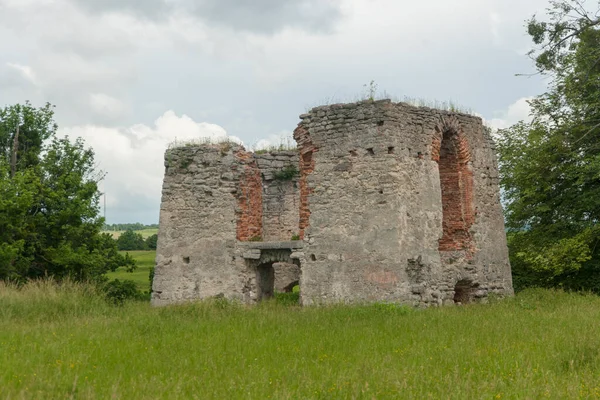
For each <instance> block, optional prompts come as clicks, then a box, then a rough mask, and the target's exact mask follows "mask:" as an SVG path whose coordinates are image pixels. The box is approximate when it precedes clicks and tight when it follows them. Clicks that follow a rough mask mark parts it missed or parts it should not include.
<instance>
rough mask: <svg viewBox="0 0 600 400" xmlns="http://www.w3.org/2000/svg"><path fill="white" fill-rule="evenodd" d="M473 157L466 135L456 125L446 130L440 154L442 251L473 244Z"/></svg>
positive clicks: (440, 245)
mask: <svg viewBox="0 0 600 400" xmlns="http://www.w3.org/2000/svg"><path fill="white" fill-rule="evenodd" d="M470 161H471V156H470V152H469V146H468V143H467V141H466V139H465V138H464V137H462V135H459V134H458V133H457V132H456V131H455V130H453V129H446V130H444V131H443V134H442V140H441V143H440V149H439V158H438V166H439V174H440V187H441V191H442V213H443V218H442V229H443V235H442V238H441V239H440V240H439V250H440V251H460V250H467V249H469V248H470V247H471V234H470V233H469V229H470V227H471V225H472V224H473V222H474V213H473V171H472V169H471V164H470Z"/></svg>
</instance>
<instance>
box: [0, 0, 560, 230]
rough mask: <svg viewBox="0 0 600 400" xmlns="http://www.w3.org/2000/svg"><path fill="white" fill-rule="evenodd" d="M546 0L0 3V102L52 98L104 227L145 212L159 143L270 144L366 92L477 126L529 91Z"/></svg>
mask: <svg viewBox="0 0 600 400" xmlns="http://www.w3.org/2000/svg"><path fill="white" fill-rule="evenodd" d="M547 5H548V1H547V0H526V1H524V0H450V1H449V0H425V1H416V0H0V38H2V39H1V40H0V89H1V90H0V106H5V105H8V104H14V103H17V102H23V101H25V100H30V101H32V102H33V104H34V105H43V104H44V103H45V102H51V103H52V104H54V105H56V121H57V123H58V124H59V126H60V134H61V135H69V136H71V137H75V136H81V137H83V138H84V139H85V140H86V143H87V144H88V145H89V146H92V147H93V148H94V150H95V152H96V158H97V161H98V164H99V167H100V169H102V170H104V171H106V172H107V176H106V178H105V180H104V182H102V184H101V189H102V190H103V191H105V192H106V201H107V220H108V221H107V222H109V223H116V222H136V221H139V222H143V223H156V222H158V212H159V203H160V190H161V182H162V177H163V172H164V167H163V153H164V150H165V148H166V146H167V145H168V143H170V142H172V141H174V140H186V139H193V138H201V137H206V136H212V137H217V136H226V135H229V136H234V137H236V138H239V139H240V140H241V141H243V142H244V144H245V145H246V147H247V148H256V147H257V146H258V147H260V146H264V145H265V144H268V143H274V144H278V143H279V142H280V140H281V139H280V138H281V137H286V136H289V135H290V134H291V131H292V130H293V129H294V127H295V126H296V124H297V122H298V115H299V114H301V113H304V112H305V111H306V110H307V109H309V108H310V107H313V106H316V105H319V104H321V103H325V102H327V103H330V102H332V101H334V102H341V101H352V100H355V99H357V98H359V97H361V95H362V94H363V92H364V88H363V85H364V84H366V83H368V82H370V81H371V80H374V81H375V82H376V84H377V86H378V91H379V92H383V91H385V92H387V93H390V94H392V95H394V96H397V97H398V98H403V97H404V96H408V97H412V98H423V99H426V100H430V101H433V100H438V101H447V100H452V101H453V102H455V103H457V104H460V105H462V106H464V107H466V108H470V109H472V110H473V111H474V112H476V113H478V114H480V115H482V117H483V118H484V119H485V120H486V121H487V122H488V124H490V125H492V126H495V127H506V126H509V125H510V124H512V123H514V122H516V121H518V120H520V119H523V118H526V117H527V115H528V107H527V102H526V99H527V98H530V97H531V96H535V95H537V94H539V93H541V92H542V91H543V90H544V88H545V85H544V82H543V81H542V80H541V78H539V77H532V78H526V77H515V74H517V73H531V72H533V65H532V63H531V61H530V60H529V59H528V58H527V56H526V55H525V53H526V52H527V51H528V50H529V49H530V47H531V42H530V40H529V38H528V36H527V35H526V32H525V28H524V21H525V19H527V18H529V17H530V16H531V15H532V14H534V13H538V14H543V11H544V9H545V8H546V7H547Z"/></svg>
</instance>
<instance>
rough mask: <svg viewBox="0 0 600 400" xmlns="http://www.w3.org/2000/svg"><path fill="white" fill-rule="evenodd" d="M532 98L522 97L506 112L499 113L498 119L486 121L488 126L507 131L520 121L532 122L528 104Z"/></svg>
mask: <svg viewBox="0 0 600 400" xmlns="http://www.w3.org/2000/svg"><path fill="white" fill-rule="evenodd" d="M531 99H532V97H522V98H520V99H519V100H517V101H515V102H514V103H512V104H511V105H509V106H508V108H507V109H506V110H505V111H502V112H500V113H498V114H499V115H498V116H497V117H496V118H492V119H490V120H486V121H485V122H486V124H487V125H489V126H491V127H492V128H494V129H505V128H508V127H509V126H512V125H514V124H516V123H517V122H519V121H530V120H531V116H530V115H529V114H530V112H531V107H530V105H529V103H528V101H529V100H531Z"/></svg>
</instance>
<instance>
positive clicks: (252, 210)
mask: <svg viewBox="0 0 600 400" xmlns="http://www.w3.org/2000/svg"><path fill="white" fill-rule="evenodd" d="M235 156H236V158H237V159H238V161H239V162H240V163H241V164H242V166H243V171H242V174H241V177H240V182H239V190H238V192H237V195H236V197H237V200H238V208H239V211H238V212H237V217H238V218H237V232H236V233H237V240H240V241H243V242H245V241H248V240H250V239H252V238H256V237H262V213H263V204H262V179H261V177H260V170H259V169H258V165H257V164H256V161H255V160H254V158H253V157H252V153H249V152H246V151H238V152H237V153H235Z"/></svg>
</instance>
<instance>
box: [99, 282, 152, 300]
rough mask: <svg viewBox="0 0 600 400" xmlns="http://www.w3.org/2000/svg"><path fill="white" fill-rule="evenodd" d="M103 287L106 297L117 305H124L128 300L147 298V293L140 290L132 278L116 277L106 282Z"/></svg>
mask: <svg viewBox="0 0 600 400" xmlns="http://www.w3.org/2000/svg"><path fill="white" fill-rule="evenodd" d="M103 289H104V293H105V296H106V299H107V300H108V301H109V302H111V303H113V304H115V305H123V304H124V303H125V301H127V300H145V297H147V294H146V293H142V292H140V291H139V290H138V289H137V288H136V285H135V282H134V281H131V280H124V281H120V280H118V279H115V280H114V281H110V282H107V283H105V284H104V287H103Z"/></svg>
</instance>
